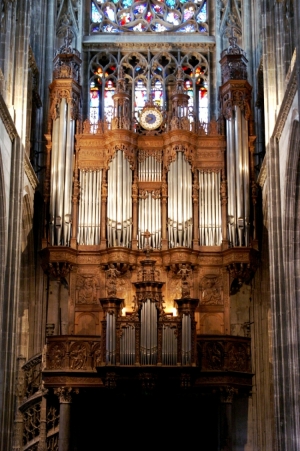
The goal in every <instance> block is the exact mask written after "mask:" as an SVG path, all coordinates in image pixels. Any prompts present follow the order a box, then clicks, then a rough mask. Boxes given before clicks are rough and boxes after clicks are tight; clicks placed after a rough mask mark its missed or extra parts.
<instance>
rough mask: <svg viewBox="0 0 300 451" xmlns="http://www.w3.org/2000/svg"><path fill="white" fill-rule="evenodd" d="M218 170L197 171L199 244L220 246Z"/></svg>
mask: <svg viewBox="0 0 300 451" xmlns="http://www.w3.org/2000/svg"><path fill="white" fill-rule="evenodd" d="M220 187H221V174H220V172H217V173H215V172H204V171H199V241H200V246H220V244H221V242H222V213H221V198H220Z"/></svg>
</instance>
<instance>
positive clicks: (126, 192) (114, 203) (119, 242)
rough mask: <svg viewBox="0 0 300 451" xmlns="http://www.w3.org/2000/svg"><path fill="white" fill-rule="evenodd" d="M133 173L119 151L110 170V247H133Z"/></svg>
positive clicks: (108, 235)
mask: <svg viewBox="0 0 300 451" xmlns="http://www.w3.org/2000/svg"><path fill="white" fill-rule="evenodd" d="M131 191H132V171H131V169H130V164H129V162H128V161H127V159H126V158H125V156H124V154H123V152H122V151H121V150H118V151H117V152H116V155H115V157H114V158H113V160H112V162H111V163H110V167H109V170H108V198H107V239H108V247H112V246H124V247H130V246H131V233H132V232H131V227H132V197H131V194H132V193H131Z"/></svg>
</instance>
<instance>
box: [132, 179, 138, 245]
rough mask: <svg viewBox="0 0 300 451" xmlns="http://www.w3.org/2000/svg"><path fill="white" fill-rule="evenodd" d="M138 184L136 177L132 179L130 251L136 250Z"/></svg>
mask: <svg viewBox="0 0 300 451" xmlns="http://www.w3.org/2000/svg"><path fill="white" fill-rule="evenodd" d="M138 197H139V196H138V184H137V176H135V177H134V182H133V184H132V240H131V244H132V249H137V247H138V240H137V234H138Z"/></svg>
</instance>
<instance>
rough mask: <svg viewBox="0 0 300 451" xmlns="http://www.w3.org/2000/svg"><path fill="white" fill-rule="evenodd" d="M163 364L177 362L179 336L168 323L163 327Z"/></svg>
mask: <svg viewBox="0 0 300 451" xmlns="http://www.w3.org/2000/svg"><path fill="white" fill-rule="evenodd" d="M162 364H163V365H176V364H177V338H176V335H175V330H174V329H173V328H172V327H170V326H168V325H164V326H163V329H162Z"/></svg>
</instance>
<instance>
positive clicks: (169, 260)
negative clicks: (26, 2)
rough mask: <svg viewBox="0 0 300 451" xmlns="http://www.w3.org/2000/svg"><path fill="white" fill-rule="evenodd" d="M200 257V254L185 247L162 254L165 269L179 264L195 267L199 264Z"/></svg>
mask: <svg viewBox="0 0 300 451" xmlns="http://www.w3.org/2000/svg"><path fill="white" fill-rule="evenodd" d="M198 255H199V253H198V252H196V251H193V250H192V249H188V248H183V247H182V248H174V249H169V250H167V251H162V252H161V256H162V264H163V266H165V267H171V266H172V265H179V264H190V265H192V266H193V267H195V266H197V264H198Z"/></svg>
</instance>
